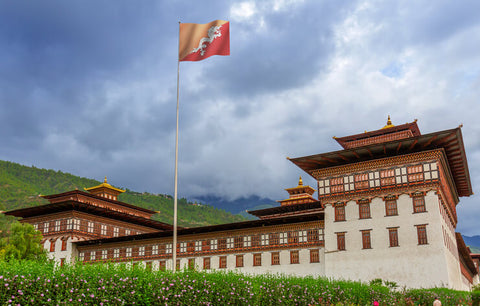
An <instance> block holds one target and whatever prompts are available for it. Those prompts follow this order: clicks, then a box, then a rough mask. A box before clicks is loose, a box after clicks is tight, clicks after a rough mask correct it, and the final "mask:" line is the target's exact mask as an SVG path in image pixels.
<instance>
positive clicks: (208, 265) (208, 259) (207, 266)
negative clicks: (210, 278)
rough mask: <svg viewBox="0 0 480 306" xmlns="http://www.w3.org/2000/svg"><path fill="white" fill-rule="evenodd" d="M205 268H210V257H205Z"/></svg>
mask: <svg viewBox="0 0 480 306" xmlns="http://www.w3.org/2000/svg"><path fill="white" fill-rule="evenodd" d="M203 269H204V270H208V269H210V257H204V258H203Z"/></svg>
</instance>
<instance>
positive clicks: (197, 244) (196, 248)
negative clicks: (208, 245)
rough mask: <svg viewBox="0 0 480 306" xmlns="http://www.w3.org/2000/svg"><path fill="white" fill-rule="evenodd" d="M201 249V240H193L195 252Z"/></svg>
mask: <svg viewBox="0 0 480 306" xmlns="http://www.w3.org/2000/svg"><path fill="white" fill-rule="evenodd" d="M201 250H202V242H201V241H195V252H200V251H201Z"/></svg>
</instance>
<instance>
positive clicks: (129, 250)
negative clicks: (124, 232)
mask: <svg viewBox="0 0 480 306" xmlns="http://www.w3.org/2000/svg"><path fill="white" fill-rule="evenodd" d="M125 256H126V257H132V248H127V251H126V254H125Z"/></svg>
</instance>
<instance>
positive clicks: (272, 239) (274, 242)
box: [270, 233, 278, 245]
mask: <svg viewBox="0 0 480 306" xmlns="http://www.w3.org/2000/svg"><path fill="white" fill-rule="evenodd" d="M270 243H271V245H277V244H278V233H272V234H270Z"/></svg>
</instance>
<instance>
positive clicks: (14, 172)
mask: <svg viewBox="0 0 480 306" xmlns="http://www.w3.org/2000/svg"><path fill="white" fill-rule="evenodd" d="M98 184H100V182H99V181H96V180H93V179H88V178H84V177H78V176H75V175H72V174H70V173H64V172H62V171H54V170H47V169H39V168H36V167H34V166H32V167H28V166H23V165H20V164H17V163H13V162H8V161H2V160H0V211H8V210H14V209H19V208H25V207H32V206H37V205H44V204H47V203H48V201H47V200H45V199H43V198H42V197H40V194H43V195H47V194H55V193H61V192H66V191H70V190H74V189H75V188H78V189H79V190H83V188H84V187H92V186H95V185H98ZM122 189H126V188H122ZM119 200H120V201H123V202H126V203H129V204H133V205H137V206H140V207H143V208H147V209H150V210H153V211H159V212H160V213H159V214H156V215H155V216H154V217H153V218H154V219H155V220H158V221H162V222H166V223H170V224H172V223H173V199H172V197H171V196H169V195H162V194H150V193H147V192H143V193H140V192H135V191H131V190H129V189H126V192H125V193H122V194H121V195H120V196H119ZM193 204H194V203H192V202H189V201H187V199H184V198H182V199H179V200H178V224H179V226H184V227H195V226H205V225H214V224H222V223H231V222H239V221H244V220H246V219H245V218H244V217H242V216H240V215H233V214H231V213H229V212H226V211H224V210H222V209H217V208H215V207H212V206H209V205H202V206H197V205H193ZM12 220H13V218H9V217H8V216H5V215H3V214H0V231H1V228H2V226H3V227H4V226H5V225H6V224H7V223H9V222H11V221H12Z"/></svg>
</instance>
